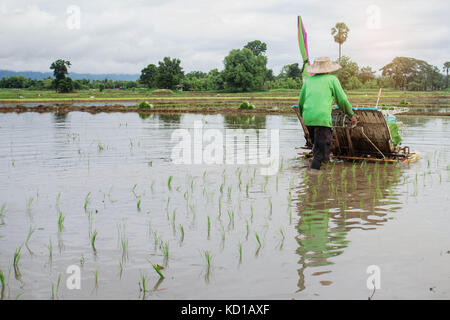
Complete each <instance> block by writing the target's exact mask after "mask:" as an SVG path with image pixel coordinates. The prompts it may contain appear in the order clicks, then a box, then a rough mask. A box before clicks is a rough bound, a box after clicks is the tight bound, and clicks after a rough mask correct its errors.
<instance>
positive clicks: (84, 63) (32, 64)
mask: <svg viewBox="0 0 450 320" xmlns="http://www.w3.org/2000/svg"><path fill="white" fill-rule="evenodd" d="M70 5H78V6H79V7H80V12H81V28H80V29H79V30H70V29H69V28H68V27H67V24H66V22H67V19H68V14H67V12H66V10H67V7H69V6H70ZM370 5H376V6H378V8H379V9H380V27H381V28H380V29H379V30H377V29H374V30H371V29H368V28H367V26H366V22H367V19H368V17H367V12H366V10H367V7H368V6H370ZM298 14H301V15H302V17H303V20H304V23H305V26H306V29H307V32H308V39H309V47H310V53H311V58H314V57H317V56H322V55H327V56H330V57H331V58H333V59H335V58H337V55H338V46H337V44H336V43H334V41H333V38H332V36H331V34H330V29H331V27H332V26H333V25H334V24H335V23H336V22H340V21H343V22H345V23H346V24H347V25H348V26H349V28H350V33H349V37H348V40H347V41H346V42H345V43H344V45H343V54H345V55H348V56H350V57H351V58H352V60H354V61H356V62H358V64H359V65H360V66H365V65H370V66H372V67H373V68H374V69H379V68H380V67H381V66H383V65H384V64H386V63H388V62H390V61H391V60H392V59H393V58H394V57H395V56H400V55H403V56H409V57H415V58H418V59H423V60H426V61H428V62H429V63H431V64H434V65H437V66H438V67H441V65H442V64H443V62H445V61H448V60H449V58H450V57H448V56H447V55H448V52H450V50H449V42H448V39H449V35H450V28H449V22H448V16H449V6H448V5H447V4H446V2H445V1H435V0H428V1H426V2H423V1H418V0H413V1H395V2H394V1H350V0H342V1H320V2H316V1H310V0H308V1H284V0H283V1H274V0H270V1H260V0H258V1H256V0H251V1H238V0H227V1H224V0H220V1H211V0H196V1H182V0H173V1H162V0H161V1H159V0H158V1H144V0H134V1H133V0H129V1H125V0H124V1H106V0H99V1H87V0H82V1H56V0H55V1H41V0H29V1H26V0H2V4H1V5H0V30H1V32H0V43H1V44H2V46H1V49H0V63H1V65H0V68H1V69H10V70H18V71H19V70H36V71H48V70H49V69H48V67H49V65H50V63H51V62H52V61H53V60H55V59H57V58H64V59H68V60H70V61H71V62H72V68H71V71H74V72H83V73H87V72H89V73H112V72H114V73H139V72H140V70H141V69H142V68H143V67H144V66H146V65H147V64H149V63H155V64H156V63H157V62H158V61H160V60H162V58H163V57H165V56H170V57H176V58H179V59H181V62H182V66H183V68H184V70H185V71H187V72H188V71H192V70H202V71H208V70H210V69H213V68H218V69H222V67H223V63H222V61H223V59H224V57H225V56H226V55H227V54H228V52H229V51H230V50H231V49H234V48H241V47H242V46H244V45H245V44H246V43H247V42H248V41H251V40H255V39H259V40H261V41H264V42H266V43H267V45H268V50H267V56H268V58H269V62H268V64H269V67H271V68H273V69H274V71H275V72H279V71H280V69H281V68H282V66H283V65H285V64H288V63H293V62H300V55H299V50H298V44H297V31H296V24H297V21H296V17H297V15H298Z"/></svg>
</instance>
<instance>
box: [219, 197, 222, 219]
mask: <svg viewBox="0 0 450 320" xmlns="http://www.w3.org/2000/svg"><path fill="white" fill-rule="evenodd" d="M221 216H222V199H221V198H219V219H220V217H221Z"/></svg>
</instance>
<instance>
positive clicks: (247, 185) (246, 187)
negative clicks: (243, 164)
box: [245, 182, 249, 198]
mask: <svg viewBox="0 0 450 320" xmlns="http://www.w3.org/2000/svg"><path fill="white" fill-rule="evenodd" d="M248 189H249V184H248V182H247V184H246V185H245V195H246V196H247V198H248Z"/></svg>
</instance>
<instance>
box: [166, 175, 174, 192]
mask: <svg viewBox="0 0 450 320" xmlns="http://www.w3.org/2000/svg"><path fill="white" fill-rule="evenodd" d="M172 179H173V176H170V177H169V179H167V187H168V188H169V190H172Z"/></svg>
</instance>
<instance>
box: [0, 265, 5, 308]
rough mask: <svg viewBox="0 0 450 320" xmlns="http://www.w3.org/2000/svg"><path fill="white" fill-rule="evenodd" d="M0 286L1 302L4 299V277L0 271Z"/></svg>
mask: <svg viewBox="0 0 450 320" xmlns="http://www.w3.org/2000/svg"><path fill="white" fill-rule="evenodd" d="M0 284H1V286H2V290H1V291H0V300H3V298H4V297H5V276H4V275H3V271H2V270H1V269H0Z"/></svg>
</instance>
